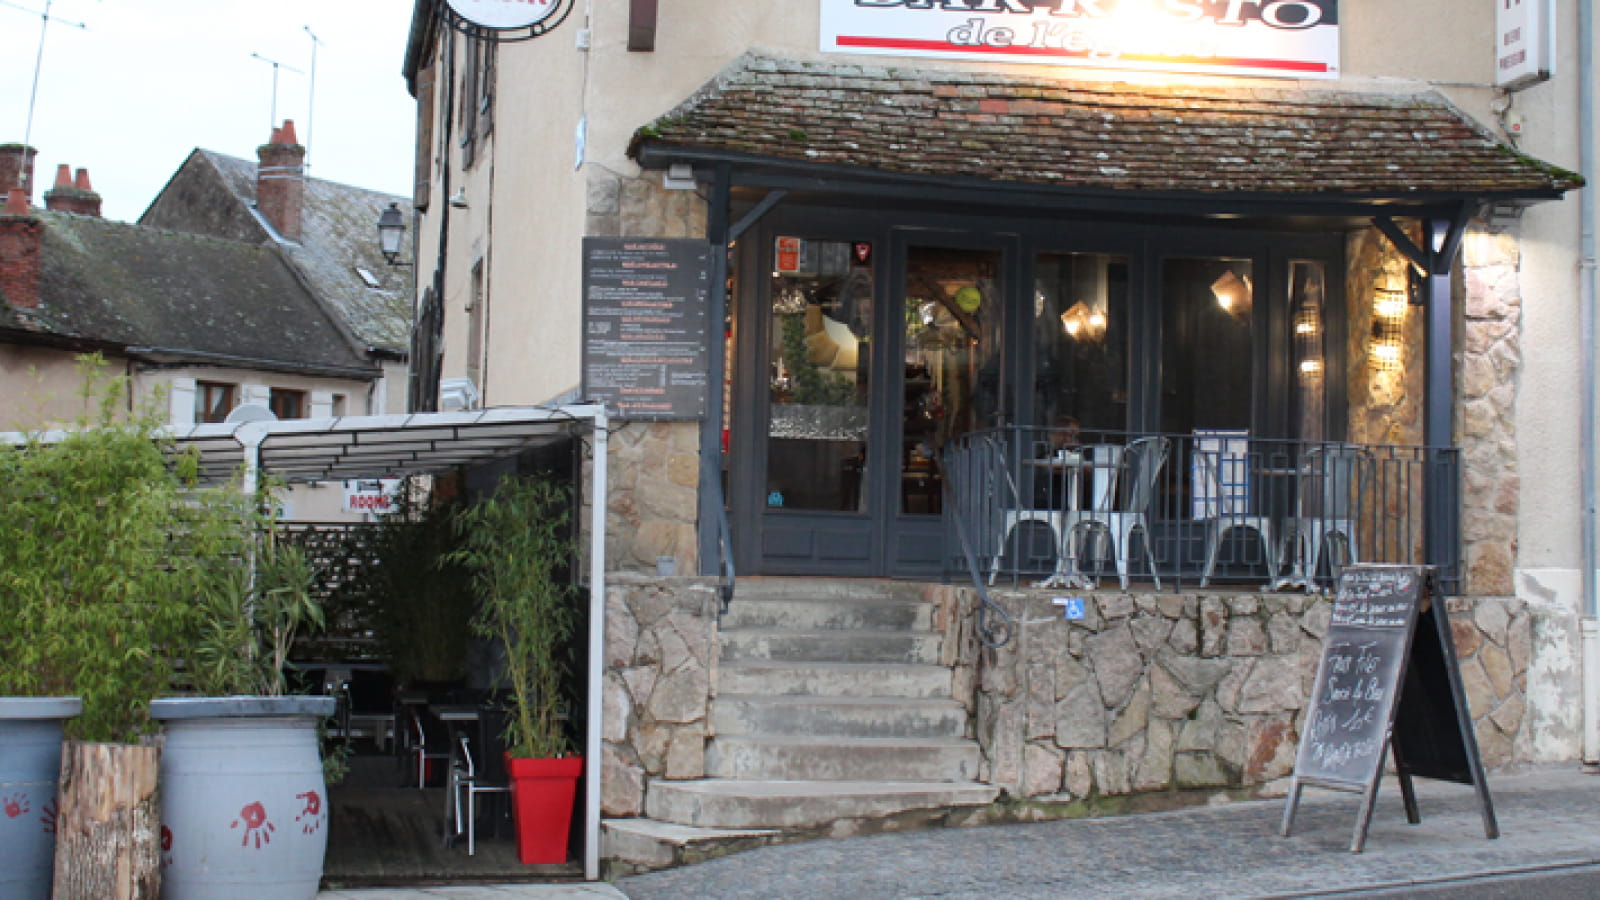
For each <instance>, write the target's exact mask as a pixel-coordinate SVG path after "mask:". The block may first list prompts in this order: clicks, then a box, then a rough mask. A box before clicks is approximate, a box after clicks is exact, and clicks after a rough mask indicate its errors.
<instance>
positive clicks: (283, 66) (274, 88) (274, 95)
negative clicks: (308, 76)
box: [250, 50, 305, 128]
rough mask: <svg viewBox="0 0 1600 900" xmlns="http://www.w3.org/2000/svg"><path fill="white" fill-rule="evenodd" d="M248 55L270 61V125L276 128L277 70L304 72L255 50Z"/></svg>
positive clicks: (297, 73) (266, 61)
mask: <svg viewBox="0 0 1600 900" xmlns="http://www.w3.org/2000/svg"><path fill="white" fill-rule="evenodd" d="M250 55H251V56H253V57H255V58H256V59H259V60H261V61H262V62H264V63H271V64H272V119H271V125H272V127H274V128H276V127H278V70H279V69H288V70H289V71H291V72H293V73H295V74H296V75H304V74H305V73H304V72H302V71H300V70H299V69H296V68H295V67H294V66H291V65H287V64H285V63H281V62H278V61H277V60H275V59H268V58H267V57H265V56H262V55H261V54H259V53H257V52H255V51H254V50H252V51H250Z"/></svg>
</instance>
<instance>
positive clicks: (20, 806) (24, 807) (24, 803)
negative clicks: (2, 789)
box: [5, 794, 33, 819]
mask: <svg viewBox="0 0 1600 900" xmlns="http://www.w3.org/2000/svg"><path fill="white" fill-rule="evenodd" d="M32 808H33V807H32V806H30V805H28V795H27V794H12V795H11V796H9V797H7V798H6V800H5V811H6V818H8V819H15V818H16V817H17V816H20V815H22V814H23V813H25V812H27V811H28V810H30V809H32Z"/></svg>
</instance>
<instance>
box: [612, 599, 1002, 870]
mask: <svg viewBox="0 0 1600 900" xmlns="http://www.w3.org/2000/svg"><path fill="white" fill-rule="evenodd" d="M932 612H933V610H932V607H931V605H930V604H928V603H926V602H924V601H923V600H922V599H921V586H920V585H916V584H904V583H894V582H884V581H842V580H836V579H827V580H821V579H795V578H785V579H775V578H767V579H759V578H752V579H741V580H740V582H739V585H738V593H737V595H736V596H735V597H734V600H733V602H732V603H731V604H730V605H729V608H728V612H727V614H726V615H725V616H724V617H723V620H722V625H721V635H720V636H721V657H720V660H719V666H718V671H717V676H716V685H715V691H714V699H713V701H712V709H711V724H712V731H713V733H714V735H715V737H713V738H712V739H711V740H710V742H709V743H708V745H707V748H706V775H707V777H706V778H703V779H698V780H693V781H664V780H656V781H652V782H651V784H650V786H649V793H648V795H647V799H646V815H647V816H648V818H642V819H612V820H607V821H606V822H605V823H604V836H603V838H602V855H603V856H605V857H606V858H607V859H608V860H611V861H612V865H613V866H614V867H617V868H619V869H620V870H623V871H628V870H631V871H640V870H644V869H653V868H662V867H665V866H672V865H679V864H682V863H685V862H694V861H697V860H700V859H705V858H708V857H710V856H715V855H720V854H722V853H727V852H731V851H733V850H738V849H745V848H747V847H750V846H759V845H761V844H766V843H774V842H777V841H780V840H790V839H795V838H799V837H812V836H820V835H838V834H851V833H857V832H860V831H868V830H874V829H884V828H890V827H896V826H904V825H906V824H908V823H909V824H915V823H917V822H920V821H934V820H937V819H938V818H939V816H940V815H941V814H942V813H944V812H946V811H948V810H950V809H951V808H954V807H966V806H984V805H987V804H989V803H991V802H992V801H993V800H994V799H995V796H996V794H997V789H996V788H993V787H990V786H988V785H985V784H979V783H977V782H975V781H974V779H975V778H976V777H977V772H978V758H979V752H978V745H977V742H976V741H973V740H971V739H968V738H967V737H966V733H967V715H966V710H965V709H964V708H963V707H962V705H961V704H960V703H959V702H957V701H956V700H954V699H952V698H951V694H950V684H951V671H950V669H949V668H948V667H945V666H941V665H939V657H940V653H939V651H940V640H941V638H940V636H939V635H938V634H937V633H935V632H934V631H933V629H932Z"/></svg>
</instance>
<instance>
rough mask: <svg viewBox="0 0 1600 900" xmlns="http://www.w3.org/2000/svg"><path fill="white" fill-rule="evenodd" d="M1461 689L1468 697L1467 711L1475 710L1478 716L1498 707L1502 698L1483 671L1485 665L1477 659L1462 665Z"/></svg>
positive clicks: (1466, 661)
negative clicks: (1496, 693)
mask: <svg viewBox="0 0 1600 900" xmlns="http://www.w3.org/2000/svg"><path fill="white" fill-rule="evenodd" d="M1461 687H1462V689H1463V690H1464V692H1465V693H1466V695H1467V709H1469V710H1474V711H1475V712H1476V714H1477V715H1482V714H1483V713H1485V712H1487V711H1489V710H1491V709H1494V708H1495V706H1496V705H1498V702H1499V699H1500V698H1499V697H1498V696H1496V695H1495V690H1494V684H1493V683H1492V682H1491V681H1490V680H1489V675H1488V673H1487V672H1485V671H1484V670H1483V664H1482V663H1480V662H1479V661H1478V660H1476V659H1469V660H1465V661H1464V662H1462V663H1461Z"/></svg>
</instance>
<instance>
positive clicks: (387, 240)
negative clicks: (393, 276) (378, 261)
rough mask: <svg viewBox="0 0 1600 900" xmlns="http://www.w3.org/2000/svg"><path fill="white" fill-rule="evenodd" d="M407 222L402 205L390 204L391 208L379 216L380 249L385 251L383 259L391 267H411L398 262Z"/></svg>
mask: <svg viewBox="0 0 1600 900" xmlns="http://www.w3.org/2000/svg"><path fill="white" fill-rule="evenodd" d="M405 236H406V220H405V216H404V215H403V214H402V213H401V212H400V205H399V204H397V203H391V204H389V208H388V209H386V210H384V211H383V213H382V214H381V215H379V216H378V248H379V249H380V250H382V251H383V258H384V260H386V261H387V262H388V263H389V265H391V266H409V265H411V264H410V263H405V262H398V261H397V260H398V259H399V257H400V243H401V242H402V241H404V240H405Z"/></svg>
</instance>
